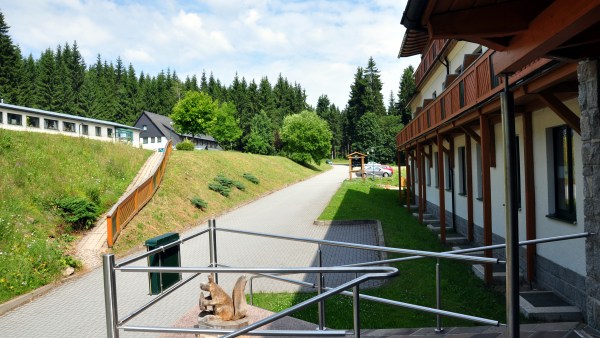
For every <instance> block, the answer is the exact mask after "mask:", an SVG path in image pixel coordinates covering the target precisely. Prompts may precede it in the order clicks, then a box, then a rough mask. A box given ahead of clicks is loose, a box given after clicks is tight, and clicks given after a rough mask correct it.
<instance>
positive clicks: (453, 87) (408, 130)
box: [396, 50, 549, 148]
mask: <svg viewBox="0 0 600 338" xmlns="http://www.w3.org/2000/svg"><path fill="white" fill-rule="evenodd" d="M493 54H494V51H493V50H488V51H487V52H486V53H484V54H483V55H481V56H480V57H479V58H478V59H477V60H476V61H475V62H473V63H472V64H471V65H470V66H468V67H467V68H466V69H465V70H464V71H463V72H462V73H461V74H460V75H459V76H458V77H457V78H456V79H455V80H453V81H452V82H451V83H449V86H448V87H447V88H446V89H445V90H444V91H443V92H442V93H441V94H440V95H438V97H437V98H436V99H435V100H433V101H432V102H429V103H428V104H425V105H424V106H423V108H422V109H420V110H419V111H418V112H417V114H416V116H415V117H414V119H413V120H412V121H410V122H409V123H408V124H407V125H406V126H405V127H404V128H403V129H402V130H401V131H400V133H398V135H396V145H397V147H398V148H404V147H405V145H406V144H407V143H409V142H411V141H413V140H414V139H415V138H419V137H422V136H424V135H426V134H428V133H430V132H432V131H434V130H435V129H436V128H438V127H439V126H441V125H442V124H445V123H447V122H448V121H450V120H453V119H455V118H457V117H458V116H460V115H462V114H463V113H465V112H467V111H469V110H472V109H473V108H475V107H476V106H478V105H479V104H481V103H482V102H484V101H486V100H488V99H489V98H491V97H493V96H494V95H495V94H497V93H498V92H500V91H501V90H502V88H503V86H501V85H500V84H501V83H502V79H499V78H497V77H496V74H494V71H493V67H492V55H493ZM548 62H549V60H548V59H538V60H536V61H534V62H532V63H531V64H529V65H528V66H527V67H525V68H523V69H522V70H521V71H519V72H517V73H515V74H514V75H512V76H511V77H510V78H509V81H510V83H515V82H517V81H519V80H520V79H522V78H523V77H525V76H527V75H528V74H530V73H531V72H532V71H534V70H536V69H538V68H539V67H541V66H543V65H544V64H546V63H548Z"/></svg>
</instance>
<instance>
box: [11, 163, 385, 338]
mask: <svg viewBox="0 0 600 338" xmlns="http://www.w3.org/2000/svg"><path fill="white" fill-rule="evenodd" d="M347 175H348V174H347V167H344V166H334V168H333V169H332V170H330V171H328V172H325V173H322V174H320V175H317V176H315V177H312V178H310V179H308V180H306V181H303V182H300V183H297V184H294V185H292V186H289V187H287V188H285V189H282V190H280V191H277V192H275V193H273V194H270V195H268V196H266V197H264V198H261V199H259V200H257V201H254V202H252V203H249V204H247V205H245V206H243V207H240V208H238V209H236V210H233V211H231V212H229V213H227V214H225V215H223V216H221V217H219V218H218V219H217V220H216V222H217V227H227V228H235V229H247V230H250V231H257V232H267V233H276V234H286V235H291V236H301V237H312V238H326V239H333V240H342V241H353V242H361V243H366V244H377V243H376V239H375V237H376V235H375V234H374V233H373V231H372V230H369V229H370V228H369V229H366V228H363V227H361V226H356V227H353V228H351V229H348V228H346V227H337V226H332V227H327V226H316V225H313V224H312V223H313V221H314V220H315V219H316V218H317V217H318V216H319V214H320V213H321V212H322V210H323V208H324V207H325V206H326V205H327V203H328V202H329V200H330V199H331V196H332V195H333V194H334V193H335V191H336V190H337V189H338V188H339V186H340V184H341V182H342V181H343V180H344V179H345V178H347ZM205 228H206V225H205V224H204V225H202V226H199V227H197V228H195V229H193V230H191V231H190V232H189V233H194V232H198V231H199V230H202V229H205ZM185 235H186V234H183V235H182V236H185ZM373 241H375V242H373ZM207 242H208V240H207V237H206V236H201V237H199V238H197V239H194V240H190V241H188V242H186V243H184V244H183V245H182V248H181V250H182V265H183V266H202V265H204V266H206V264H207V263H208V245H207ZM217 242H218V248H219V251H218V257H219V263H222V264H227V265H231V266H246V267H267V266H287V267H293V266H310V265H314V264H315V260H316V257H315V252H316V245H314V244H309V243H296V242H290V241H281V240H272V239H263V238H258V237H243V236H242V235H237V234H229V233H223V232H219V233H218V235H217ZM353 252H356V250H354V251H353ZM333 257H341V258H343V259H344V261H343V262H337V261H336V262H333V261H329V262H328V259H329V260H330V259H331V258H333ZM373 258H376V257H372V256H365V255H364V254H352V253H350V252H337V253H335V254H331V253H330V256H328V257H326V258H325V261H326V262H325V265H330V264H334V263H335V264H339V263H346V262H348V263H349V262H352V261H356V260H364V259H373ZM143 264H145V262H138V263H135V265H143ZM184 277H185V275H184ZM234 278H235V276H223V275H221V276H220V282H221V284H222V285H223V286H224V288H225V290H230V289H231V286H230V285H231V281H232V280H233V279H234ZM300 278H305V279H310V277H306V276H300ZM204 280H205V277H204V276H200V278H197V279H195V280H194V281H192V282H191V283H188V284H186V285H185V286H184V287H182V288H180V289H178V290H177V291H176V292H174V293H173V294H171V295H169V296H168V297H166V298H165V299H163V300H161V301H160V302H158V303H157V306H155V307H152V308H151V309H149V310H147V311H146V312H144V313H143V314H142V315H140V316H138V317H136V318H134V319H132V320H131V321H130V322H129V324H131V325H156V326H170V325H172V324H173V323H174V322H176V321H177V320H178V319H179V318H180V317H181V316H182V315H183V314H185V313H186V312H188V311H189V310H190V309H191V308H193V307H194V306H196V305H197V301H198V291H199V289H198V285H199V283H200V281H204ZM330 283H334V282H333V281H328V284H329V285H331V284H330ZM254 289H255V290H263V291H290V290H293V289H294V288H290V287H289V286H287V285H282V284H281V283H278V282H269V281H268V280H260V281H258V282H257V283H256V284H255V287H254ZM147 293H148V281H147V277H146V274H143V273H138V274H136V273H121V272H117V295H118V302H119V303H118V311H119V316H120V317H121V318H122V317H123V316H125V315H127V314H129V313H130V312H131V311H133V310H134V309H137V308H138V307H140V306H141V305H143V304H145V303H146V302H148V301H149V300H150V299H151V297H150V296H148V294H147ZM105 325H106V324H105V313H104V290H103V280H102V269H101V268H96V269H94V270H92V271H90V272H89V273H87V274H84V275H83V276H82V277H79V278H76V279H74V280H72V281H70V282H67V283H65V284H63V285H60V286H58V287H56V288H55V289H54V290H52V291H51V292H50V293H48V294H46V295H45V296H43V297H41V298H39V299H36V300H34V301H32V302H31V303H29V304H27V305H24V306H21V307H20V308H17V309H15V310H13V311H11V312H9V313H7V314H5V315H4V316H2V317H0V337H105V336H106V328H105ZM121 336H123V337H132V336H139V337H147V336H148V335H147V334H133V333H128V332H121Z"/></svg>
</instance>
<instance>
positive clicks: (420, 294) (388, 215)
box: [254, 177, 505, 329]
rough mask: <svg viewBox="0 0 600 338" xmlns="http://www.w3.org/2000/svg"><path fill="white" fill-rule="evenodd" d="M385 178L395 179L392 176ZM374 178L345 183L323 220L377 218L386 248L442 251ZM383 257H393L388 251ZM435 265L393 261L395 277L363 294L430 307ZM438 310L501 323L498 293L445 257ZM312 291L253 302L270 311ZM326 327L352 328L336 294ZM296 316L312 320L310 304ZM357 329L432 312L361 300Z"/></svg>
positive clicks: (427, 321) (412, 321) (420, 323)
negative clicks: (440, 301) (440, 307)
mask: <svg viewBox="0 0 600 338" xmlns="http://www.w3.org/2000/svg"><path fill="white" fill-rule="evenodd" d="M391 180H395V181H397V177H395V178H392V179H391ZM380 184H381V181H380V180H367V181H366V182H364V183H363V182H362V180H353V181H352V182H348V181H346V182H345V183H344V184H343V185H342V187H341V188H340V189H339V190H338V192H337V193H336V194H335V196H334V197H333V198H332V200H331V202H330V204H329V206H327V208H326V209H325V210H324V211H323V213H322V215H321V217H320V218H321V219H324V220H350V219H379V220H380V221H381V224H382V227H383V231H384V235H385V242H386V245H387V246H390V247H397V248H407V249H418V250H427V251H444V250H445V248H444V247H443V246H442V245H441V244H440V242H439V241H438V239H437V238H436V236H435V235H434V234H433V233H431V232H430V231H429V230H427V229H426V228H425V227H424V226H422V225H421V224H419V223H418V222H417V221H416V219H415V218H414V217H412V216H411V215H410V214H409V213H408V212H406V210H405V209H403V208H401V207H400V204H399V203H398V191H397V190H386V189H384V188H382V187H381V186H380ZM388 257H390V258H391V257H396V256H393V255H391V256H390V255H388ZM435 263H436V261H435V260H434V259H430V258H425V259H420V260H414V261H410V262H401V263H397V264H395V266H396V267H397V268H398V269H399V270H400V274H399V276H398V277H395V278H394V279H392V280H390V281H389V282H388V283H387V284H386V285H384V286H383V287H381V288H377V289H370V290H364V291H363V293H365V294H369V295H374V296H377V297H384V298H389V299H393V300H397V301H401V302H407V303H413V304H418V305H423V306H428V307H434V306H435ZM441 268H442V294H443V298H442V304H443V309H444V310H448V311H455V312H461V313H465V314H469V315H473V316H478V317H484V318H490V319H495V320H499V321H501V322H504V321H505V313H504V311H505V306H504V303H505V301H504V296H503V295H502V294H500V293H498V292H494V291H492V290H491V289H489V288H487V287H485V286H484V284H483V283H482V282H481V281H480V280H479V279H477V278H476V277H475V276H474V275H473V273H472V272H471V270H470V266H468V265H466V264H464V263H460V262H456V261H449V260H442V261H441ZM310 296H312V294H310V293H309V294H258V295H255V296H254V304H255V305H258V306H260V307H264V308H268V309H270V310H273V311H279V310H283V309H285V308H287V307H289V306H290V305H292V304H294V303H297V302H300V301H302V300H304V299H307V298H309V297H310ZM326 309H327V310H326V313H327V318H326V320H327V326H328V327H331V328H340V329H348V328H351V327H352V302H351V299H350V297H345V296H337V297H336V298H332V299H330V300H329V301H328V302H327V303H326ZM296 317H298V318H301V319H303V320H307V321H311V322H315V323H316V322H317V311H316V306H313V307H311V308H308V309H305V310H303V311H301V312H299V313H297V315H296ZM361 323H362V327H363V328H397V327H432V326H435V324H436V320H435V316H434V315H431V314H426V313H424V312H418V311H414V310H407V309H403V308H398V307H392V306H388V305H382V304H379V303H373V302H369V301H362V302H361ZM468 325H478V324H476V323H473V322H467V321H461V320H456V319H451V318H444V326H468Z"/></svg>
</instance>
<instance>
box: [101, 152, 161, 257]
mask: <svg viewBox="0 0 600 338" xmlns="http://www.w3.org/2000/svg"><path fill="white" fill-rule="evenodd" d="M171 148H172V146H171V141H170V140H169V142H168V143H167V145H166V146H165V151H164V153H163V157H162V160H161V161H160V164H159V165H157V166H156V169H155V170H154V173H153V174H152V176H150V177H148V179H147V180H146V181H144V182H142V183H141V184H140V185H138V186H137V187H136V188H135V189H134V190H132V191H131V192H129V194H127V195H125V196H124V197H123V198H121V199H120V200H119V202H117V203H116V204H115V205H114V206H113V207H112V209H110V211H109V212H108V215H107V216H106V227H107V236H106V237H107V238H106V241H107V242H108V247H109V248H110V247H112V246H113V245H114V244H115V241H116V240H117V237H119V234H120V233H121V230H123V229H124V228H125V226H126V225H127V223H129V221H131V219H132V218H133V217H134V216H135V215H137V213H138V212H139V211H140V210H142V208H143V207H144V206H145V205H146V203H148V201H150V199H151V198H152V196H153V195H154V193H155V192H156V190H158V187H159V186H160V183H161V182H162V179H163V176H164V174H165V169H166V167H167V160H168V159H169V157H170V156H171V150H172V149H171Z"/></svg>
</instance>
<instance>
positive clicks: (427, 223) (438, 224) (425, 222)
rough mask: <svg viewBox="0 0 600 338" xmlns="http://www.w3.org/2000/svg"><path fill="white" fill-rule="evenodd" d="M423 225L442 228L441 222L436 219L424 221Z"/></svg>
mask: <svg viewBox="0 0 600 338" xmlns="http://www.w3.org/2000/svg"><path fill="white" fill-rule="evenodd" d="M423 224H426V225H433V226H437V227H439V226H440V220H439V219H436V218H428V219H423Z"/></svg>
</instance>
